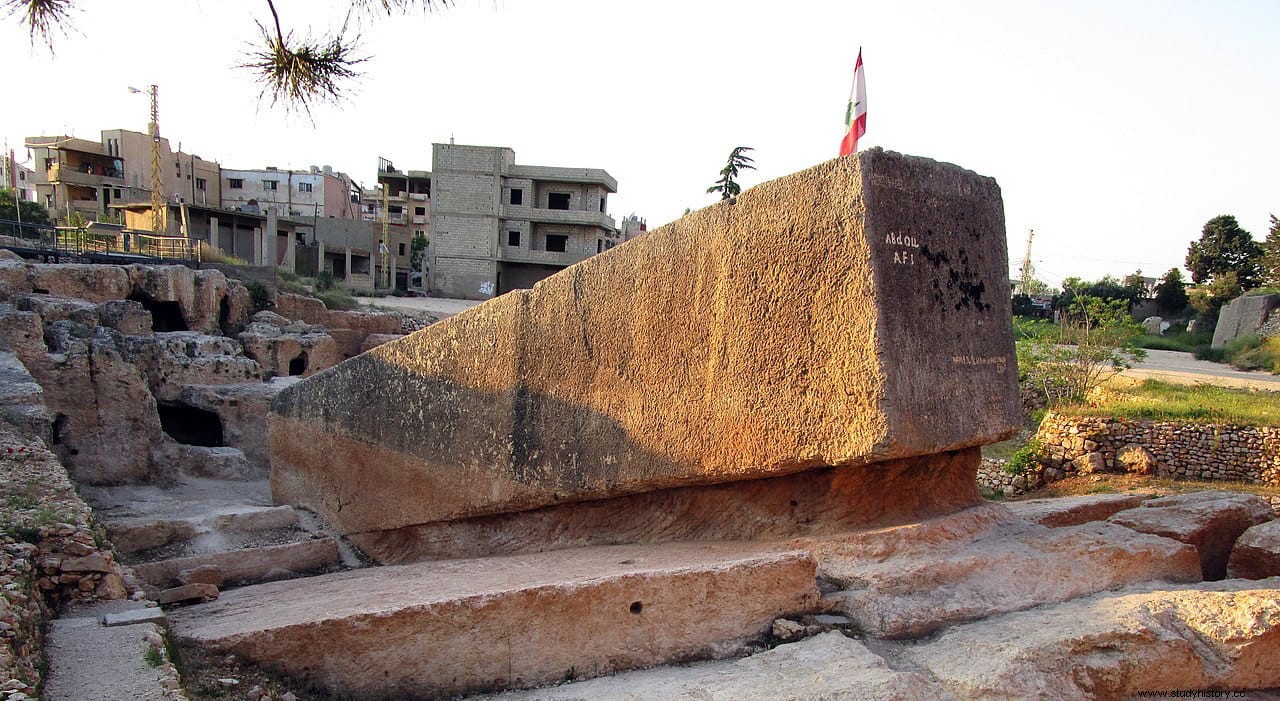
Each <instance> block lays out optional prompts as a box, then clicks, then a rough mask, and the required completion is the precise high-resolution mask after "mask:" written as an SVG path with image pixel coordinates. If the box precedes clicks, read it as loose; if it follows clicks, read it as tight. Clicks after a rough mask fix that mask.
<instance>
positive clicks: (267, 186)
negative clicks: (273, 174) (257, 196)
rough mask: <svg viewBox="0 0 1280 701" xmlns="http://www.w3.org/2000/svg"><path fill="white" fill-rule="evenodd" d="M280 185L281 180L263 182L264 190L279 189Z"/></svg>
mask: <svg viewBox="0 0 1280 701" xmlns="http://www.w3.org/2000/svg"><path fill="white" fill-rule="evenodd" d="M279 185H280V181H279V180H263V181H262V189H263V190H275V189H276V188H277V187H279Z"/></svg>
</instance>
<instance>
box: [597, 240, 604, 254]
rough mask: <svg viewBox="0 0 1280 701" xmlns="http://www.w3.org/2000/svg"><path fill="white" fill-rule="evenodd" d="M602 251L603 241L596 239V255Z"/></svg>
mask: <svg viewBox="0 0 1280 701" xmlns="http://www.w3.org/2000/svg"><path fill="white" fill-rule="evenodd" d="M602 251H604V239H596V253H600V252H602Z"/></svg>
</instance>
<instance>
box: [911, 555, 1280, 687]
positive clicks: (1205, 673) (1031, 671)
mask: <svg viewBox="0 0 1280 701" xmlns="http://www.w3.org/2000/svg"><path fill="white" fill-rule="evenodd" d="M901 655H902V656H903V657H904V658H905V659H906V660H909V661H910V663H912V664H915V665H919V666H920V667H922V668H925V669H928V670H929V672H930V673H931V675H932V677H933V678H934V679H935V680H937V681H938V682H940V683H941V684H942V685H943V686H944V687H945V688H946V689H947V690H948V691H950V692H951V693H952V694H954V695H955V696H956V697H957V698H964V699H971V698H972V699H978V698H981V699H1081V700H1083V699H1120V698H1128V697H1132V696H1135V695H1136V694H1138V693H1139V692H1144V691H1166V692H1168V691H1171V690H1192V689H1236V690H1246V689H1270V688H1276V687H1280V580H1275V579H1272V580H1263V581H1260V582H1253V581H1245V580H1229V581H1224V582H1205V583H1200V584H1192V585H1162V584H1154V583H1153V584H1141V585H1135V586H1132V587H1127V588H1125V589H1122V590H1120V591H1114V592H1105V593H1100V594H1096V595H1094V596H1090V597H1086V598H1082V599H1077V600H1074V601H1069V602H1066V603H1063V604H1059V605H1057V606H1053V607H1049V608H1043V609H1036V610H1032V611H1024V612H1021V613H1011V614H1008V615H1005V616H999V617H996V618H992V619H989V620H985V621H978V622H976V623H970V624H967V625H962V626H957V627H956V628H953V629H951V630H949V631H947V632H944V633H942V634H941V635H940V636H938V637H937V638H935V639H933V640H930V641H928V642H926V643H923V644H920V645H911V646H906V647H903V648H902V649H901Z"/></svg>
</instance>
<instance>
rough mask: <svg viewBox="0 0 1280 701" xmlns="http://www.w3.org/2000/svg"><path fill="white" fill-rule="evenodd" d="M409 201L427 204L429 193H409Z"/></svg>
mask: <svg viewBox="0 0 1280 701" xmlns="http://www.w3.org/2000/svg"><path fill="white" fill-rule="evenodd" d="M409 199H411V200H415V201H417V202H426V201H427V193H425V192H411V193H409Z"/></svg>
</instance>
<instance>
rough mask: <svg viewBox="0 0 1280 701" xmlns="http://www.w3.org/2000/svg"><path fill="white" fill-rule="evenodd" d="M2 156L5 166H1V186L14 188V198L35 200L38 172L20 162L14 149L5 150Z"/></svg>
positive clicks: (2, 163) (1, 162)
mask: <svg viewBox="0 0 1280 701" xmlns="http://www.w3.org/2000/svg"><path fill="white" fill-rule="evenodd" d="M0 158H2V160H0V165H2V166H3V168H0V188H7V189H9V190H13V192H14V199H17V200H26V201H27V202H34V201H35V199H36V191H35V189H34V185H35V178H36V172H35V171H34V170H31V169H30V168H28V167H26V166H24V165H22V164H21V163H19V162H18V160H17V159H16V158H14V155H13V152H12V151H7V152H5V153H4V155H3V157H0Z"/></svg>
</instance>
